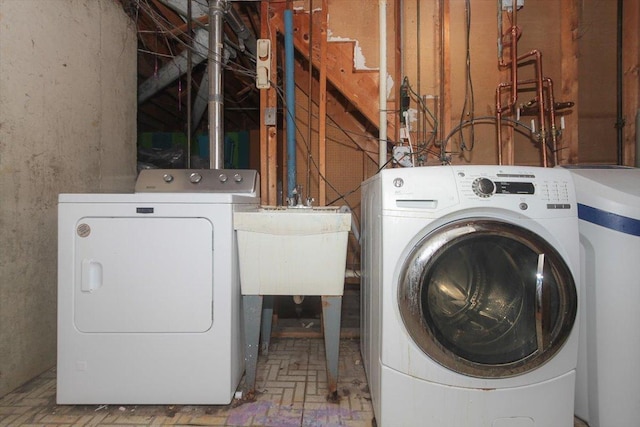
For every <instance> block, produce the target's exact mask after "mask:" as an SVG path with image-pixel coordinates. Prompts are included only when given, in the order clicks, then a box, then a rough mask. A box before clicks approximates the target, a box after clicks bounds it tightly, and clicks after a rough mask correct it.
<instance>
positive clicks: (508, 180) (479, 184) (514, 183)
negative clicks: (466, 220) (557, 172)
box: [458, 172, 536, 198]
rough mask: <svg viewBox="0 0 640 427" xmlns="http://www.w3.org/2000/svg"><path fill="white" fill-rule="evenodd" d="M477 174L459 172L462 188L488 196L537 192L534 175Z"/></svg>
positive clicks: (478, 194) (480, 195) (483, 196)
mask: <svg viewBox="0 0 640 427" xmlns="http://www.w3.org/2000/svg"><path fill="white" fill-rule="evenodd" d="M474 175H475V174H469V175H467V174H465V173H464V172H458V179H459V180H460V182H461V184H462V188H463V189H464V188H469V185H470V186H471V190H472V191H473V194H474V195H476V196H478V197H482V198H487V197H491V196H493V195H494V194H514V195H533V194H536V185H535V180H534V179H533V178H534V177H533V176H530V175H526V176H522V175H517V176H512V175H508V174H497V175H495V176H491V177H489V176H486V175H481V176H477V175H475V176H474Z"/></svg>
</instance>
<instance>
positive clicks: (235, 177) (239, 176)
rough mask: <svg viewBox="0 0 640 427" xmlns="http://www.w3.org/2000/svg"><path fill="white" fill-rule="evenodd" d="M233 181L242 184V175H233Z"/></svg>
mask: <svg viewBox="0 0 640 427" xmlns="http://www.w3.org/2000/svg"><path fill="white" fill-rule="evenodd" d="M233 180H234V181H235V182H242V175H240V174H239V173H237V174H235V175H233Z"/></svg>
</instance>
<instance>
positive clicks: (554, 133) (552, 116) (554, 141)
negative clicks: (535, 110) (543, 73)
mask: <svg viewBox="0 0 640 427" xmlns="http://www.w3.org/2000/svg"><path fill="white" fill-rule="evenodd" d="M544 81H545V82H546V83H547V96H548V97H549V102H548V105H549V123H550V125H551V131H550V132H551V154H552V155H553V165H554V166H557V165H558V128H557V127H556V107H555V104H556V101H555V97H554V95H553V80H551V79H550V78H548V77H547V78H545V79H544Z"/></svg>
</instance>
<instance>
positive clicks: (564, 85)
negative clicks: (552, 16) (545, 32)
mask: <svg viewBox="0 0 640 427" xmlns="http://www.w3.org/2000/svg"><path fill="white" fill-rule="evenodd" d="M578 3H579V2H578V0H562V3H561V8H562V13H561V14H560V29H561V31H560V34H561V40H560V50H561V58H562V68H561V70H562V81H561V84H560V91H561V99H563V100H567V101H573V102H574V103H575V104H574V106H573V108H572V111H571V114H570V115H569V116H568V118H567V120H566V128H565V129H564V131H563V133H562V139H561V146H560V148H561V150H560V152H559V153H558V161H559V163H560V164H572V163H577V162H578V161H579V159H578V115H579V111H580V105H579V104H578V28H579V13H578V12H579V10H578V7H579V4H578Z"/></svg>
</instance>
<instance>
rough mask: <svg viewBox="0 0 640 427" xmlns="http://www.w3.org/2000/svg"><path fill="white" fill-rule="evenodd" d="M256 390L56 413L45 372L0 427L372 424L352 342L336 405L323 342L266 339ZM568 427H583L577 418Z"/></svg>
mask: <svg viewBox="0 0 640 427" xmlns="http://www.w3.org/2000/svg"><path fill="white" fill-rule="evenodd" d="M241 387H242V384H241ZM256 391H257V393H256V398H255V401H251V402H245V401H242V400H235V401H234V402H232V403H231V404H230V405H226V406H188V405H180V406H178V405H176V406H167V405H162V406H147V405H144V406H143V405H123V406H118V405H115V406H114V405H109V406H106V405H101V406H98V405H94V406H91V405H76V406H70V405H64V406H58V405H56V403H55V402H56V397H55V395H56V373H55V370H54V369H52V370H49V371H47V372H45V373H44V374H42V375H40V376H39V377H37V378H35V379H34V380H32V381H30V382H29V383H27V384H25V385H23V386H22V387H20V388H19V389H17V390H15V391H14V392H12V393H10V394H8V395H6V396H4V397H3V398H1V399H0V427H4V426H20V427H32V426H33V427H35V426H52V427H54V426H55V427H59V426H87V427H91V426H120V427H125V426H138V427H140V426H163V425H166V426H265V427H267V426H274V427H301V426H304V427H315V426H351V427H365V426H374V425H375V422H374V420H373V411H372V408H371V397H370V394H369V388H368V385H367V381H366V377H365V373H364V369H363V366H362V359H361V357H360V350H359V346H358V341H357V340H355V339H343V340H341V342H340V361H339V378H338V393H339V395H340V401H339V402H338V403H330V402H327V400H326V394H327V382H326V368H325V359H324V344H323V341H322V339H313V338H302V339H301V338H298V339H294V338H273V339H272V341H271V346H270V351H269V354H268V356H262V355H261V356H260V358H259V360H258V372H257V380H256ZM391 427H393V426H391ZM465 427H475V426H465ZM575 427H586V424H584V423H582V422H581V421H579V420H577V419H576V423H575Z"/></svg>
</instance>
